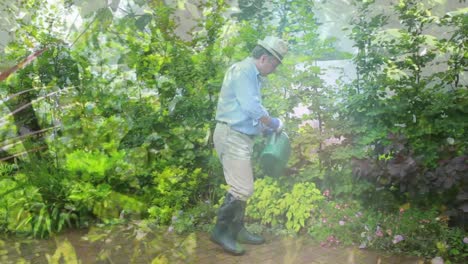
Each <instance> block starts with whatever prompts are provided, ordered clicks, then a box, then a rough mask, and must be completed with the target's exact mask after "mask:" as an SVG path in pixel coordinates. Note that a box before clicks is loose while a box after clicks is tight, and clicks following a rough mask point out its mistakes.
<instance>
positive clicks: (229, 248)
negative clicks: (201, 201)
mask: <svg viewBox="0 0 468 264" xmlns="http://www.w3.org/2000/svg"><path fill="white" fill-rule="evenodd" d="M239 202H241V201H240V200H236V199H235V198H234V197H233V196H232V195H231V194H230V193H227V194H226V198H225V199H224V203H223V205H221V207H220V208H219V210H218V219H217V221H216V225H215V227H214V229H213V231H212V232H211V241H213V242H215V243H217V244H219V245H220V246H221V247H223V249H224V250H225V251H226V252H228V253H230V254H232V255H236V256H239V255H243V254H244V253H245V250H244V248H242V246H241V245H240V244H239V243H238V242H237V241H236V235H237V232H236V229H235V228H233V227H234V226H233V220H234V217H235V214H236V211H237V210H239V209H238V208H239V207H240V206H241V204H240V203H239Z"/></svg>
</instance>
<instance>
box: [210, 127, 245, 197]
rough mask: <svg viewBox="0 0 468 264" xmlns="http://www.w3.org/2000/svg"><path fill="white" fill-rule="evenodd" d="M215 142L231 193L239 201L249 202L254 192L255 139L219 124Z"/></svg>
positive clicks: (215, 132)
mask: <svg viewBox="0 0 468 264" xmlns="http://www.w3.org/2000/svg"><path fill="white" fill-rule="evenodd" d="M213 142H214V146H215V149H216V152H217V153H218V157H219V159H220V161H221V164H222V165H223V171H224V179H225V180H226V183H227V184H228V185H229V190H228V191H229V193H231V194H232V196H234V198H236V199H238V200H242V201H247V199H248V198H249V197H250V196H252V194H253V191H254V183H253V171H252V162H251V157H252V152H253V145H254V140H253V138H251V137H249V136H248V135H245V134H242V133H240V132H237V131H235V130H233V129H231V128H230V127H229V126H228V125H227V124H222V123H218V124H216V128H215V131H214V135H213Z"/></svg>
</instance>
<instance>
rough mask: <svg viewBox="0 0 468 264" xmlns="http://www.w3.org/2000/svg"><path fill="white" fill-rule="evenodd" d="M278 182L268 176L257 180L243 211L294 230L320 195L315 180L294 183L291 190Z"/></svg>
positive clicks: (307, 217) (297, 230)
mask: <svg viewBox="0 0 468 264" xmlns="http://www.w3.org/2000/svg"><path fill="white" fill-rule="evenodd" d="M280 186H281V185H280V182H278V181H277V180H275V179H272V178H270V177H265V178H263V179H259V180H257V181H256V182H255V192H254V194H253V196H252V197H251V198H250V199H249V201H248V206H247V209H246V214H247V216H249V217H251V218H253V219H257V220H260V221H261V222H262V223H263V224H270V225H272V226H276V225H282V226H284V227H285V228H286V229H287V230H288V231H290V232H294V233H297V232H299V231H300V230H301V229H302V228H304V227H305V226H306V225H307V223H308V220H309V219H310V216H311V213H312V212H313V211H314V209H316V208H317V205H318V202H319V201H321V200H322V199H323V196H322V195H321V194H320V191H319V190H318V189H317V188H316V187H315V184H314V183H308V182H306V183H295V184H293V186H292V188H291V189H290V190H288V189H287V188H285V187H280Z"/></svg>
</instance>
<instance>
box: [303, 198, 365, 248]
mask: <svg viewBox="0 0 468 264" xmlns="http://www.w3.org/2000/svg"><path fill="white" fill-rule="evenodd" d="M362 217H363V209H362V208H361V206H360V205H359V204H358V203H357V202H355V201H350V202H343V201H339V200H336V201H335V200H330V201H323V202H322V203H320V204H319V205H318V209H317V210H315V213H314V214H313V216H312V220H311V221H310V224H309V225H308V233H309V234H310V235H311V236H312V237H313V238H314V239H316V240H318V241H322V243H323V244H322V245H328V244H327V243H326V242H332V241H331V239H330V238H333V239H335V241H333V242H334V243H336V244H340V245H352V244H354V243H355V242H356V241H358V240H359V236H360V233H361V232H362V227H363V225H364V224H365V221H364V220H363V219H362ZM325 241H326V242H325ZM332 245H333V246H335V245H334V244H330V246H332Z"/></svg>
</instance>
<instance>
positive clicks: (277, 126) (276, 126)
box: [269, 117, 283, 133]
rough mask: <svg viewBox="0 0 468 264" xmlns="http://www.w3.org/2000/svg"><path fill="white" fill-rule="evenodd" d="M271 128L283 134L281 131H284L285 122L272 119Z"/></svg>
mask: <svg viewBox="0 0 468 264" xmlns="http://www.w3.org/2000/svg"><path fill="white" fill-rule="evenodd" d="M269 127H270V128H271V129H273V130H274V131H275V132H276V133H279V132H281V130H283V122H282V121H281V120H280V119H278V118H276V117H272V118H270V124H269Z"/></svg>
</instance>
